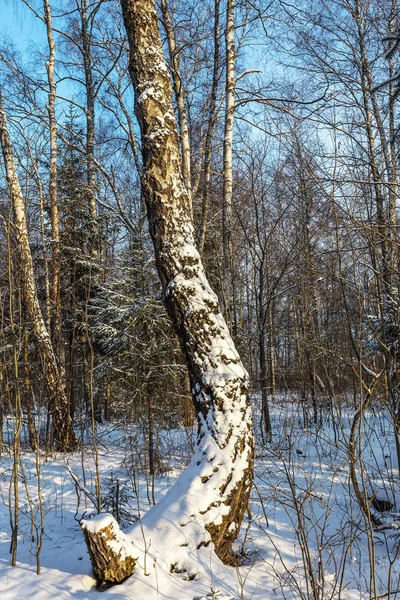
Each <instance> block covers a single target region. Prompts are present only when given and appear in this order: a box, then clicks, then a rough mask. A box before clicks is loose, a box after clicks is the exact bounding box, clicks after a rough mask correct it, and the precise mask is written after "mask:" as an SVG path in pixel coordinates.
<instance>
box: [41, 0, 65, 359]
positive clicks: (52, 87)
mask: <svg viewBox="0 0 400 600" xmlns="http://www.w3.org/2000/svg"><path fill="white" fill-rule="evenodd" d="M43 7H44V16H45V23H46V28H47V43H48V46H49V59H48V61H47V63H46V69H47V81H48V84H49V93H48V104H47V112H48V115H49V132H50V183H49V195H50V222H51V250H52V252H51V259H52V261H51V320H50V323H51V332H52V335H53V340H54V343H55V347H56V348H57V352H59V350H60V343H61V304H60V268H61V265H60V227H59V215H58V194H57V119H56V93H57V87H56V83H55V79H54V67H55V60H56V45H55V43H54V38H53V23H52V15H51V9H50V3H49V0H44V1H43Z"/></svg>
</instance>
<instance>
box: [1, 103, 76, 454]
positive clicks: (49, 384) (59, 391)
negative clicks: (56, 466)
mask: <svg viewBox="0 0 400 600" xmlns="http://www.w3.org/2000/svg"><path fill="white" fill-rule="evenodd" d="M0 144H1V149H2V152H3V158H4V164H5V168H6V178H7V185H8V189H9V194H10V199H11V203H12V207H13V212H14V229H15V236H16V239H17V243H18V251H19V255H20V261H21V269H22V281H23V298H24V301H25V305H26V310H27V313H28V316H29V319H30V326H31V327H32V330H33V333H34V335H35V339H36V343H37V346H38V349H39V352H40V358H41V362H42V368H43V375H44V380H45V383H46V388H47V394H48V398H49V402H50V409H51V414H52V421H53V435H54V442H55V446H56V449H57V450H60V451H66V450H71V449H73V448H74V447H76V445H77V439H76V436H75V434H74V431H73V429H72V422H71V417H70V414H69V410H68V404H67V399H66V396H65V392H64V388H63V385H62V381H61V378H60V373H59V369H58V366H57V362H56V358H55V355H54V351H53V347H52V343H51V340H50V334H49V332H48V330H47V327H46V324H45V322H44V319H43V315H42V310H41V307H40V304H39V299H38V294H37V289H36V284H35V274H34V269H33V261H32V254H31V249H30V245H29V234H28V225H27V220H26V214H25V202H24V198H23V196H22V191H21V186H20V184H19V181H18V175H17V171H16V168H15V164H14V156H13V150H12V146H11V140H10V136H9V133H8V128H7V121H6V116H5V113H4V109H3V103H2V100H1V96H0Z"/></svg>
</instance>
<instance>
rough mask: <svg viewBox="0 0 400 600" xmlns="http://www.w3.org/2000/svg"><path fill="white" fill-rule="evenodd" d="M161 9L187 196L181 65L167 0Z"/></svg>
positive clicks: (189, 187) (186, 136)
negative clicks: (176, 111)
mask: <svg viewBox="0 0 400 600" xmlns="http://www.w3.org/2000/svg"><path fill="white" fill-rule="evenodd" d="M161 11H162V16H163V24H164V28H165V32H166V34H167V41H168V50H169V55H170V59H171V70H172V82H173V85H174V92H175V98H176V105H177V109H178V122H179V133H180V138H181V144H182V173H183V181H184V183H185V186H186V191H187V192H188V194H189V197H191V195H192V182H191V166H190V139H189V125H188V119H187V114H186V105H185V94H184V89H183V85H182V77H181V67H180V58H179V48H177V45H176V41H175V34H174V28H173V26H172V20H171V15H170V12H169V6H168V2H167V0H161Z"/></svg>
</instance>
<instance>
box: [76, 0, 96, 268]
mask: <svg viewBox="0 0 400 600" xmlns="http://www.w3.org/2000/svg"><path fill="white" fill-rule="evenodd" d="M80 15H81V32H82V51H83V69H84V75H85V88H86V169H87V197H88V207H89V213H90V228H91V235H92V239H91V253H92V258H93V259H97V258H98V253H99V226H98V217H97V201H96V176H95V174H96V165H95V158H94V145H95V121H94V120H95V95H96V94H95V84H94V81H93V71H92V44H91V34H90V22H89V17H88V7H87V2H86V0H81V8H80Z"/></svg>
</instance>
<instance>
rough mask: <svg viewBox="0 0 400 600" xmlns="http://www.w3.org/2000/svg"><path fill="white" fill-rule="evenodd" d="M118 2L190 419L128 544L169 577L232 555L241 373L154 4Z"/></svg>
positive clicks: (245, 456) (246, 459)
mask: <svg viewBox="0 0 400 600" xmlns="http://www.w3.org/2000/svg"><path fill="white" fill-rule="evenodd" d="M121 4H122V9H123V17H124V23H125V27H126V30H127V34H128V41H129V46H130V74H131V77H132V81H133V85H134V89H135V111H136V116H137V118H138V121H139V125H140V129H141V136H142V152H143V177H142V194H143V198H144V199H145V202H146V206H147V214H148V219H149V225H150V233H151V237H152V240H153V244H154V248H155V255H156V262H157V268H158V272H159V276H160V279H161V282H162V287H163V290H164V295H165V304H166V307H167V309H168V312H169V315H170V317H171V320H172V323H173V325H174V328H175V331H176V333H177V335H178V338H179V340H180V343H181V346H182V349H183V351H184V353H185V356H186V360H187V364H188V369H189V376H190V383H191V391H192V396H193V402H194V406H195V409H196V413H197V419H198V437H197V442H196V446H195V452H194V456H193V458H192V461H191V463H190V465H189V466H188V467H187V469H186V470H185V471H184V472H183V473H182V474H181V475H180V477H179V478H178V480H177V481H176V483H175V484H174V486H173V487H172V488H171V489H170V490H169V492H168V493H167V494H166V495H165V496H164V497H163V498H162V499H161V500H160V502H159V503H158V504H157V505H156V506H154V507H153V508H151V509H150V510H149V512H148V513H147V514H146V515H145V516H144V518H143V519H142V520H141V521H140V523H139V524H136V525H135V526H134V528H133V530H132V531H131V532H130V533H129V534H128V538H129V539H130V540H133V541H134V542H135V546H136V548H137V547H138V546H140V544H141V543H142V542H141V540H147V543H149V541H150V540H151V549H152V552H153V553H154V552H158V556H159V557H160V558H159V559H158V563H157V564H160V561H162V560H164V563H165V566H166V567H168V568H169V569H170V570H171V571H173V570H175V571H178V572H182V570H186V571H188V572H189V575H190V571H191V570H192V569H196V568H197V569H198V568H199V561H193V558H192V559H191V560H190V558H189V557H190V556H192V557H193V556H196V554H195V552H196V551H199V552H201V550H200V549H201V548H202V547H203V546H208V545H209V544H210V543H211V542H212V543H213V544H214V548H215V552H216V554H217V555H218V557H219V558H220V559H222V560H223V561H226V562H229V561H230V560H231V559H232V557H231V547H232V543H233V542H234V540H235V539H236V537H237V535H238V532H239V529H240V525H241V522H242V519H243V515H244V512H245V510H246V508H247V504H248V498H249V493H250V488H251V483H252V475H253V438H252V429H251V410H250V404H249V396H248V376H247V373H246V371H245V369H244V367H243V366H242V363H241V361H240V358H239V355H238V353H237V351H236V349H235V346H234V344H233V341H232V339H231V337H230V334H229V331H228V328H227V326H226V323H225V321H224V318H223V316H222V314H221V310H220V307H219V305H218V299H217V297H216V295H215V294H214V292H213V291H212V290H211V288H210V286H209V283H208V281H207V279H206V276H205V273H204V268H203V265H202V263H201V260H200V256H199V253H198V251H197V250H196V247H195V241H194V228H193V224H192V220H191V203H190V199H189V196H188V192H187V190H186V188H185V185H184V181H183V177H182V169H181V154H180V148H179V137H178V131H177V125H176V121H175V116H174V111H173V106H172V86H171V81H170V77H169V73H168V69H167V66H166V63H165V59H164V56H163V52H162V47H161V41H160V34H159V30H158V23H157V12H156V9H155V5H154V1H153V0H134V1H133V0H121ZM98 518H101V517H95V521H94V526H95V525H96V519H98ZM85 526H86V525H85V522H84V523H83V527H85ZM113 548H114V550H115V545H113ZM183 548H185V551H184V553H185V559H182V552H183V550H182V549H183ZM196 549H197V550H196ZM89 551H90V550H89ZM143 552H144V554H145V553H146V548H145V550H144V551H143ZM207 560H209V554H208V559H207ZM139 562H140V561H139ZM203 564H204V563H203ZM93 566H94V567H95V563H93ZM96 576H97V577H98V578H99V576H101V574H100V573H96Z"/></svg>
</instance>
